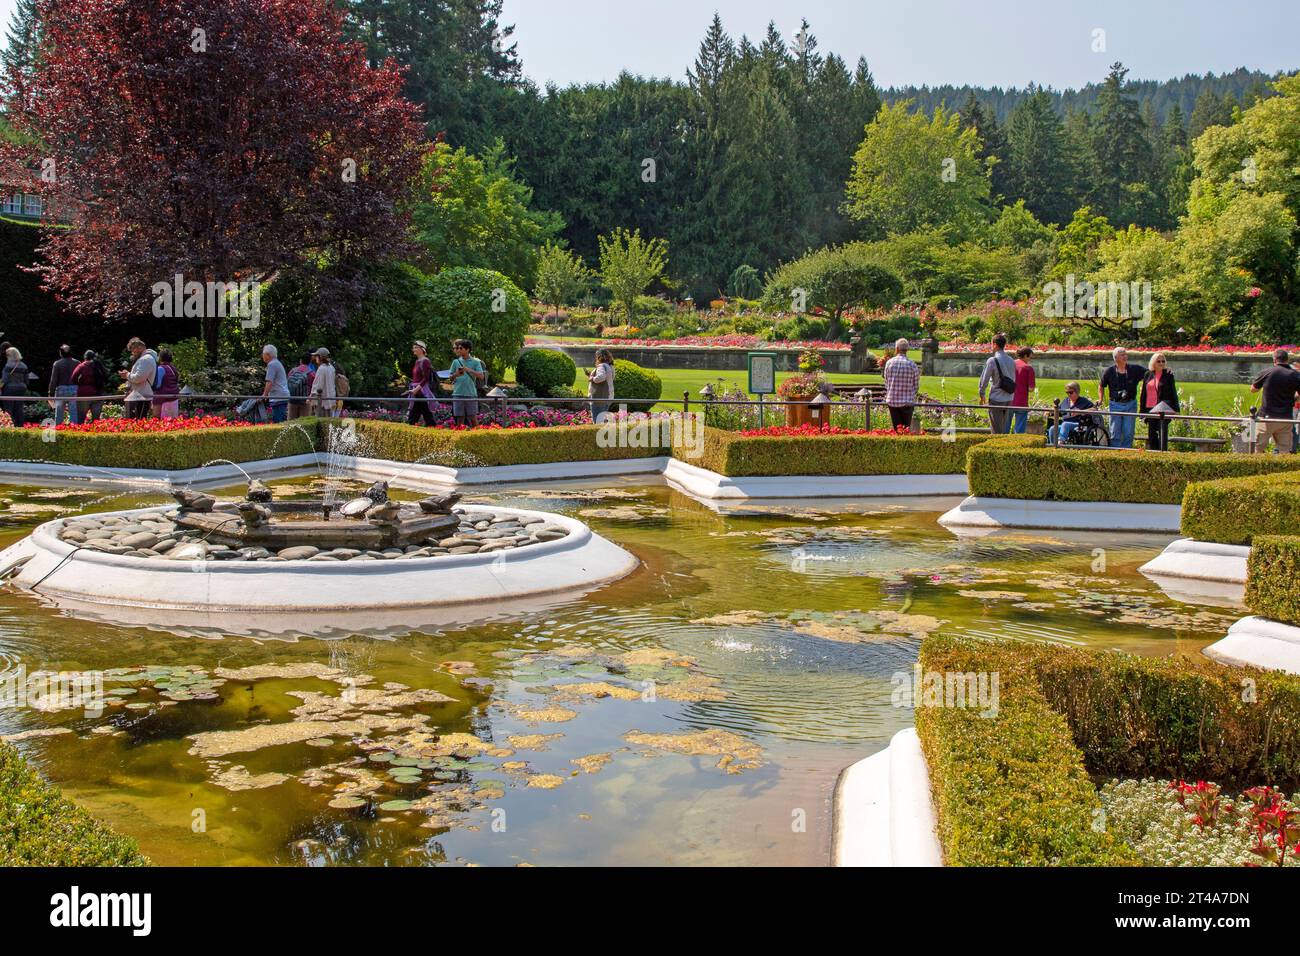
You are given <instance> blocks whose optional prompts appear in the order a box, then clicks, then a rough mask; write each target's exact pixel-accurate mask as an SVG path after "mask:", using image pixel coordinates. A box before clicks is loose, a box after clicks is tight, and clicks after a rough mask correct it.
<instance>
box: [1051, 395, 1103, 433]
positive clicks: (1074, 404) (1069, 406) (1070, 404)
mask: <svg viewBox="0 0 1300 956" xmlns="http://www.w3.org/2000/svg"><path fill="white" fill-rule="evenodd" d="M1060 407H1061V411H1062V412H1066V411H1071V410H1073V414H1070V415H1064V416H1062V418H1061V427H1060V434H1059V435H1058V433H1057V427H1056V426H1055V425H1052V426H1051V427H1050V428H1048V429H1047V442H1048V444H1051V445H1057V444H1064V443H1065V442H1068V441H1069V440H1070V435H1072V434H1073V433H1074V430H1075V429H1076V428H1078V427H1079V426H1080V425H1082V424H1083V423H1084V422H1085V421H1087V420H1089V419H1091V418H1093V416H1091V415H1083V414H1080V412H1082V411H1083V410H1084V409H1086V408H1096V407H1097V406H1096V405H1094V404H1093V401H1092V399H1090V398H1089V397H1088V396H1087V395H1083V394H1080V391H1079V383H1078V382H1070V383H1069V384H1068V385H1066V386H1065V401H1063V402H1061V406H1060Z"/></svg>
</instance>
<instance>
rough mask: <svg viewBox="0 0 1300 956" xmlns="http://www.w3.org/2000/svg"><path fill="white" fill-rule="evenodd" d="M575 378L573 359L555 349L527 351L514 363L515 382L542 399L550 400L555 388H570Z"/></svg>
mask: <svg viewBox="0 0 1300 956" xmlns="http://www.w3.org/2000/svg"><path fill="white" fill-rule="evenodd" d="M577 377H578V366H576V365H575V364H573V359H571V358H569V356H567V355H565V354H564V353H563V352H559V351H556V350H555V349H528V350H527V351H525V352H524V353H523V354H522V355H520V356H519V361H517V362H515V380H516V381H517V382H518V383H519V384H520V385H523V386H526V387H527V388H530V389H532V390H533V394H534V395H539V396H541V397H542V398H550V397H551V396H553V395H554V394H555V390H556V389H557V388H569V387H571V386H572V385H573V381H574V379H576V378H577Z"/></svg>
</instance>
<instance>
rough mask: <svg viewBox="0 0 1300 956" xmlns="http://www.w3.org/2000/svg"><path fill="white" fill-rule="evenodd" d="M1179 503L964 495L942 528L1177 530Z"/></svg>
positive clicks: (1171, 531) (945, 519) (1179, 512)
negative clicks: (966, 496) (1039, 499)
mask: <svg viewBox="0 0 1300 956" xmlns="http://www.w3.org/2000/svg"><path fill="white" fill-rule="evenodd" d="M1181 514H1182V507H1181V506H1179V505H1157V504H1134V503H1131V502H1119V501H1031V500H1028V499H1021V498H982V497H978V496H975V495H972V496H971V497H968V498H967V499H966V500H965V501H963V502H962V503H961V504H959V505H957V507H955V508H953V509H952V510H951V511H948V512H946V513H945V514H944V515H943V516H942V517H941V518H940V519H939V523H940V524H941V525H943V526H944V527H946V528H950V529H953V530H959V529H971V530H979V529H995V528H1044V529H1049V530H1071V531H1146V532H1152V531H1159V532H1170V533H1177V532H1178V530H1179V523H1180V519H1181Z"/></svg>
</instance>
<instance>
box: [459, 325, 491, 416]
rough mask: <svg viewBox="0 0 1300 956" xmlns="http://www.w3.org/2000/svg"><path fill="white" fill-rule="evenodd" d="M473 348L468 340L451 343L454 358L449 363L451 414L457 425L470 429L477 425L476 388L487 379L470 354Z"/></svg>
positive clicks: (481, 365)
mask: <svg viewBox="0 0 1300 956" xmlns="http://www.w3.org/2000/svg"><path fill="white" fill-rule="evenodd" d="M473 348H474V346H473V344H472V343H471V342H470V340H469V339H457V340H456V341H455V342H453V343H452V351H454V352H455V353H456V357H455V358H454V359H453V360H452V363H451V412H452V415H454V416H455V418H456V424H457V425H466V426H468V427H470V428H474V427H476V426H477V425H478V386H479V383H480V382H482V381H483V380H484V379H486V378H487V369H486V368H485V367H484V365H483V363H482V362H480V361H479V360H478V359H476V358H474V356H473V355H471V354H470V353H471V351H472V350H473Z"/></svg>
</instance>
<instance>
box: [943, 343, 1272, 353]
mask: <svg viewBox="0 0 1300 956" xmlns="http://www.w3.org/2000/svg"><path fill="white" fill-rule="evenodd" d="M1021 344H1023V343H1021ZM939 348H940V350H941V351H944V352H992V351H993V346H992V345H991V344H989V343H987V342H942V343H940V345H939ZM1016 348H1017V346H1015V345H1010V344H1008V345H1007V351H1008V352H1012V353H1014V352H1015V350H1016ZM1277 348H1284V349H1286V350H1288V351H1294V350H1295V348H1296V346H1294V345H1280V346H1279V345H1162V346H1159V347H1157V348H1151V347H1148V346H1145V345H1144V346H1142V347H1141V348H1139V347H1137V346H1130V347H1128V349H1129V351H1130V352H1168V353H1174V354H1177V353H1180V352H1182V353H1197V354H1205V353H1218V354H1221V355H1241V354H1244V355H1255V354H1261V353H1266V352H1272V351H1273V350H1274V349H1277ZM1034 351H1035V352H1040V353H1041V352H1095V353H1096V354H1098V355H1110V353H1111V349H1110V348H1109V347H1107V346H1102V345H1039V346H1036V347H1035V349H1034Z"/></svg>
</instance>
